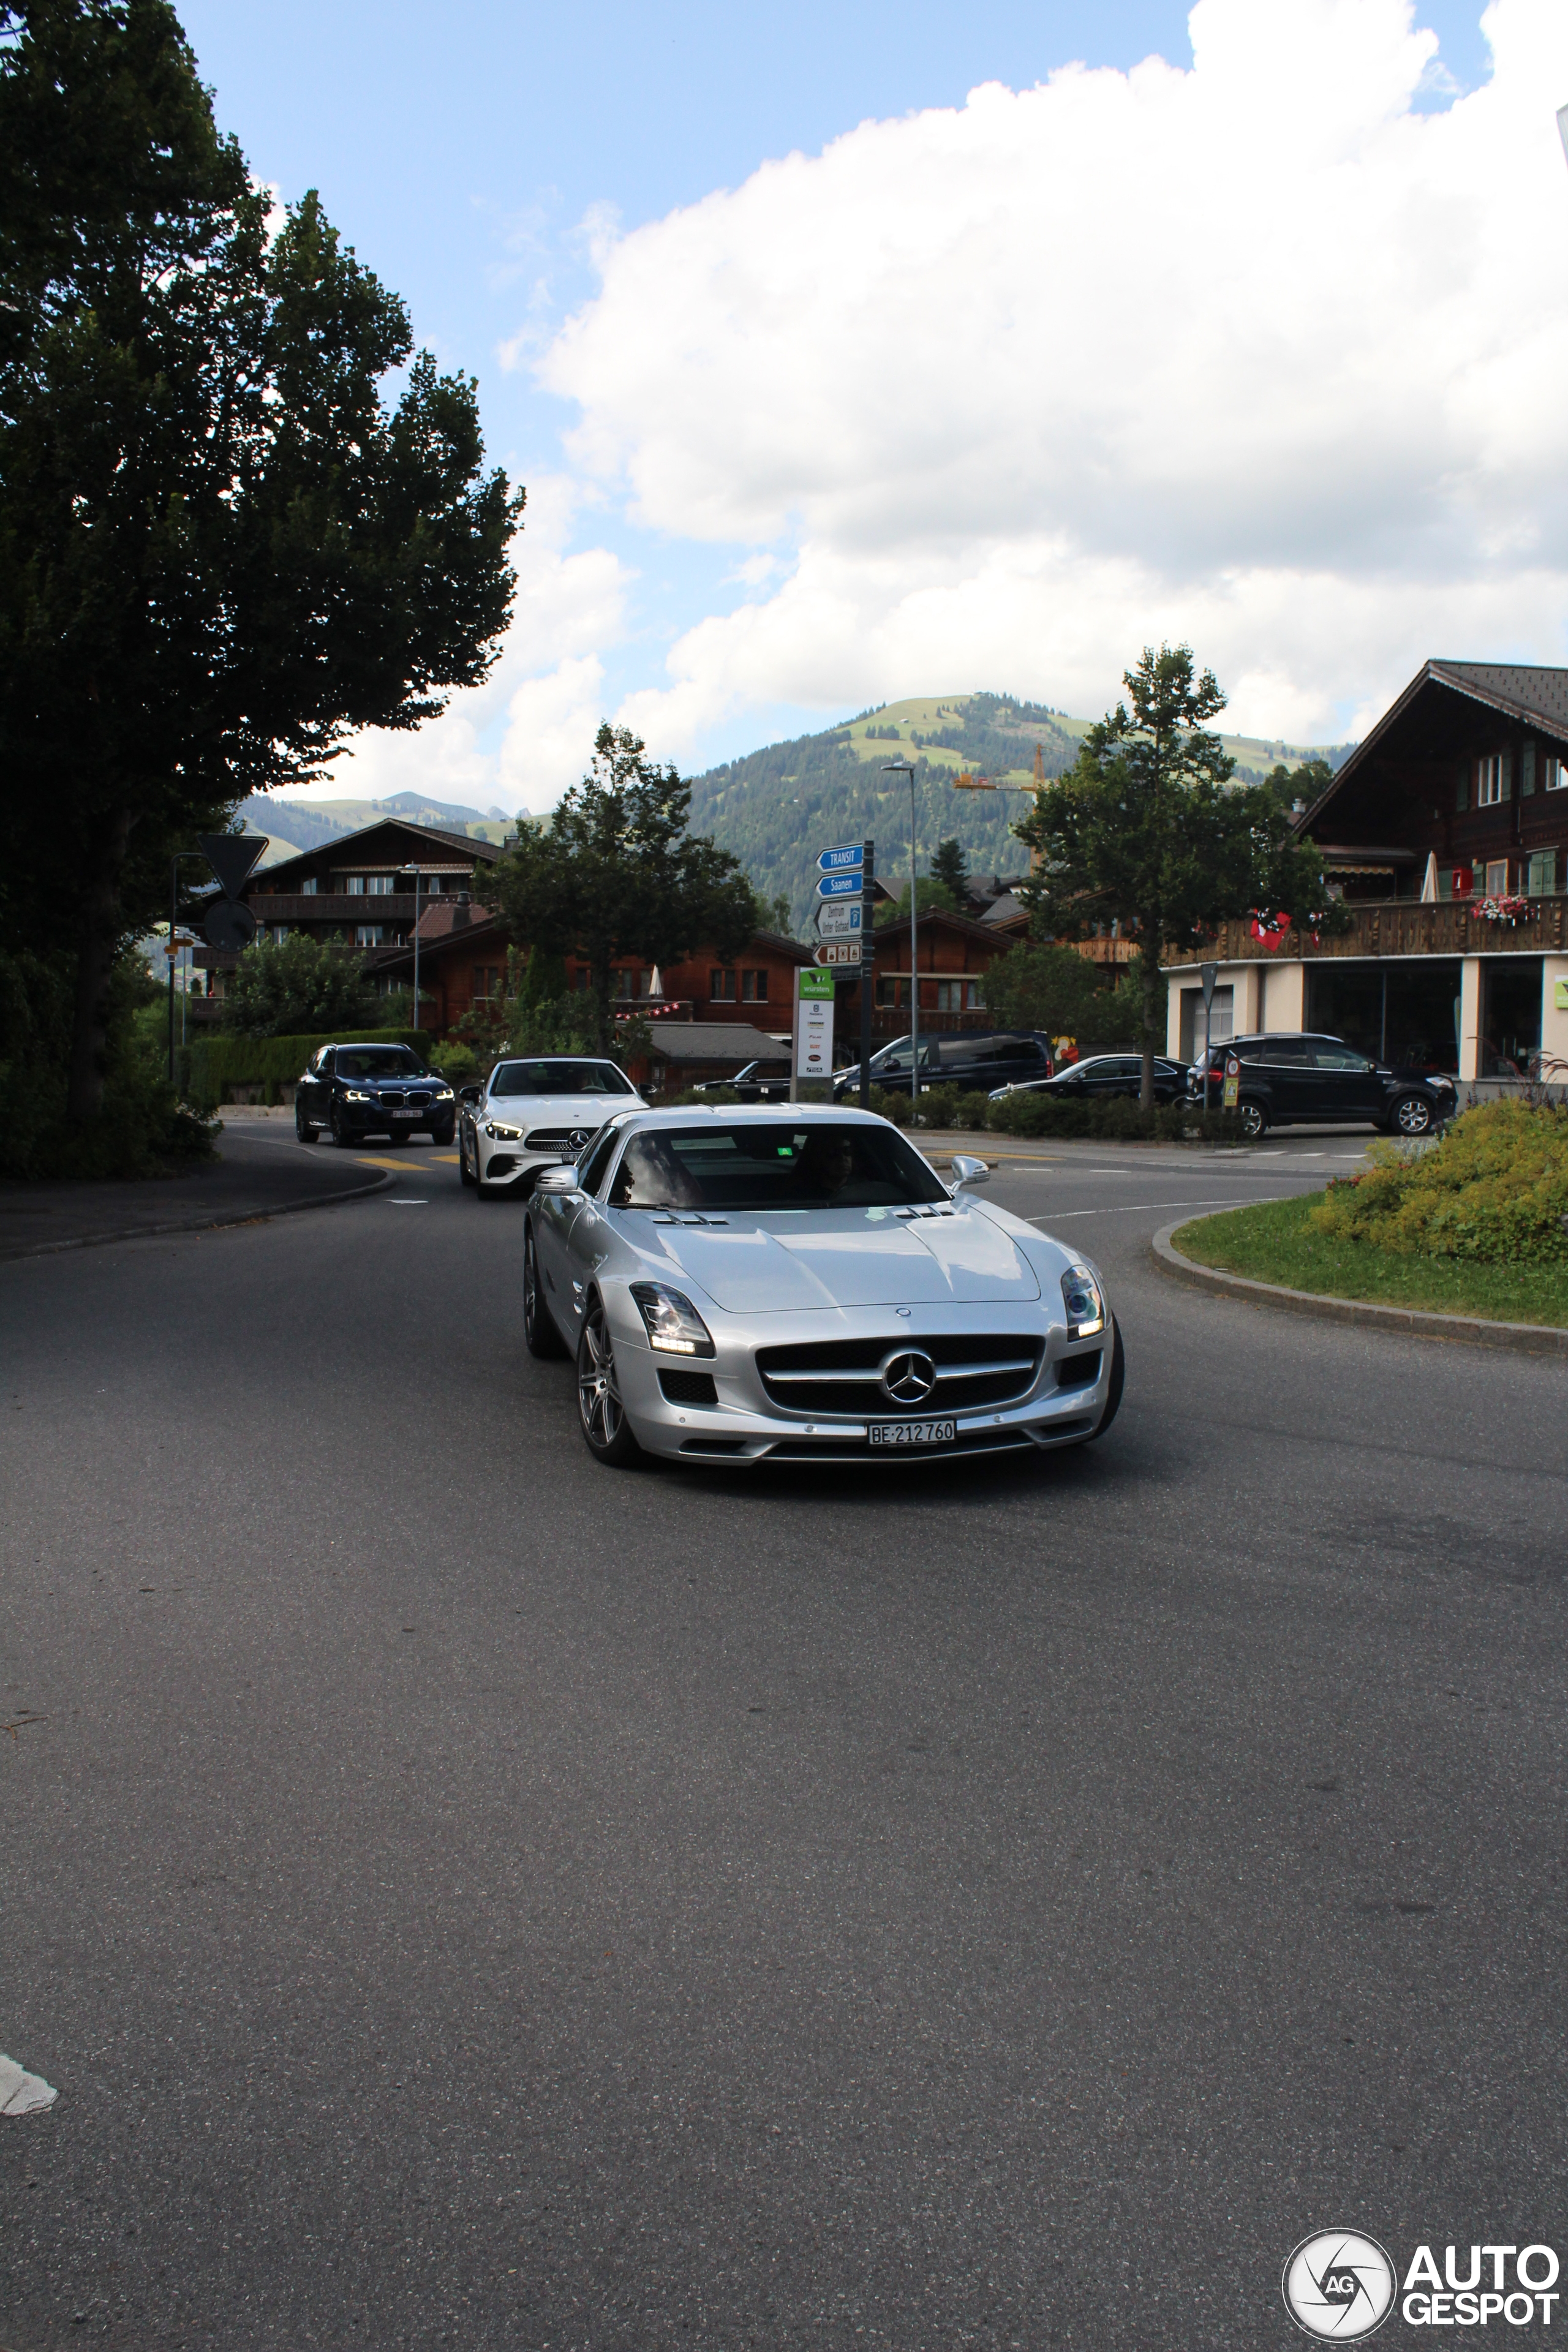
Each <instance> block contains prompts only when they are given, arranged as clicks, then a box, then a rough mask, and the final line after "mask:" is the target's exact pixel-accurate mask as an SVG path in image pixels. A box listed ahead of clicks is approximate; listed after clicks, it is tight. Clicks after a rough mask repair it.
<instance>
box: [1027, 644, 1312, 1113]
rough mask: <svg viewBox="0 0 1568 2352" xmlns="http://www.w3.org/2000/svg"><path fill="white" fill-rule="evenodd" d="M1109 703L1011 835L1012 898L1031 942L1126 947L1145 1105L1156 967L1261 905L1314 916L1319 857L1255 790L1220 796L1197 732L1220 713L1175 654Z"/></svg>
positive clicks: (1217, 754) (1185, 653)
mask: <svg viewBox="0 0 1568 2352" xmlns="http://www.w3.org/2000/svg"><path fill="white" fill-rule="evenodd" d="M1122 682H1123V684H1124V685H1125V686H1126V688H1127V691H1128V694H1129V696H1130V698H1131V709H1129V708H1128V706H1127V704H1125V703H1120V702H1119V703H1118V704H1117V706H1116V709H1114V710H1113V711H1111V712H1110V715H1109V716H1108V717H1107V718H1105V719H1101V720H1100V722H1099V723H1098V724H1097V725H1095V726H1093V727H1091V728H1090V729H1089V732H1088V734H1087V735H1086V736H1085V737H1084V739H1083V746H1082V749H1081V751H1080V752H1079V759H1078V762H1077V765H1076V766H1075V767H1073V768H1072V769H1070V770H1069V771H1068V773H1067V774H1066V775H1065V776H1062V777H1060V778H1058V781H1057V782H1054V783H1050V784H1047V786H1046V787H1045V788H1044V790H1043V791H1041V792H1039V793H1037V794H1036V796H1035V805H1034V808H1033V810H1032V812H1031V814H1029V815H1028V816H1027V817H1026V818H1025V820H1024V821H1023V823H1022V824H1019V825H1018V826H1017V827H1016V832H1017V835H1018V838H1019V839H1020V840H1021V841H1024V842H1026V843H1027V844H1028V845H1029V847H1030V848H1031V849H1033V850H1035V851H1037V853H1038V866H1037V870H1036V872H1035V873H1034V874H1033V875H1032V876H1031V877H1030V879H1029V881H1028V882H1027V883H1026V885H1025V887H1024V888H1023V891H1022V894H1021V895H1022V896H1023V897H1024V898H1026V900H1028V901H1029V903H1030V905H1031V908H1032V910H1033V914H1034V919H1035V929H1036V930H1037V932H1047V933H1050V934H1052V935H1054V936H1055V937H1056V938H1058V939H1082V938H1084V937H1086V936H1088V935H1089V934H1090V933H1092V932H1094V931H1096V930H1098V929H1100V928H1102V927H1104V926H1107V925H1109V924H1111V923H1115V924H1117V925H1119V926H1120V927H1121V930H1122V931H1123V933H1124V934H1130V935H1131V936H1132V937H1134V938H1135V939H1136V940H1137V943H1138V955H1137V961H1136V964H1135V967H1134V970H1135V974H1136V980H1137V985H1138V990H1139V995H1140V999H1141V1013H1142V1018H1141V1021H1140V1024H1139V1028H1140V1038H1139V1043H1140V1044H1141V1045H1142V1054H1143V1083H1142V1101H1143V1104H1144V1106H1145V1108H1148V1107H1151V1106H1152V1103H1153V1100H1154V1055H1155V1054H1156V1053H1157V1052H1158V1051H1159V1050H1160V1046H1161V1044H1162V1042H1163V1036H1164V1031H1165V1019H1164V1004H1165V984H1164V981H1163V976H1162V973H1161V970H1160V959H1161V956H1162V954H1163V952H1164V951H1165V950H1168V949H1172V948H1175V949H1185V950H1191V949H1193V948H1194V947H1197V946H1199V945H1200V944H1201V943H1202V942H1203V941H1204V940H1205V939H1206V938H1207V937H1208V936H1209V935H1210V934H1212V932H1213V930H1214V929H1215V926H1216V925H1217V924H1218V923H1220V922H1221V921H1223V920H1224V919H1226V918H1227V917H1234V916H1238V915H1244V914H1246V913H1247V911H1248V909H1249V908H1254V907H1258V906H1265V905H1267V906H1268V907H1269V908H1277V909H1281V910H1288V911H1289V913H1290V914H1291V916H1292V918H1297V919H1299V918H1300V916H1302V915H1305V914H1308V913H1309V912H1311V911H1314V910H1323V913H1320V914H1319V920H1320V921H1321V920H1322V919H1324V913H1327V912H1328V911H1329V908H1328V893H1327V888H1326V886H1325V884H1324V881H1323V875H1322V865H1321V855H1320V853H1319V852H1318V850H1317V848H1316V846H1315V845H1313V844H1310V843H1307V844H1299V843H1298V842H1296V840H1295V839H1294V837H1293V835H1292V834H1291V830H1290V822H1289V815H1288V814H1286V812H1285V811H1284V810H1282V809H1281V807H1280V806H1279V802H1278V800H1277V799H1276V798H1275V796H1274V794H1273V793H1271V792H1270V791H1269V790H1268V787H1267V785H1255V786H1253V787H1252V788H1250V789H1249V790H1246V791H1231V790H1227V785H1228V782H1229V779H1230V776H1231V773H1232V772H1233V770H1234V767H1235V762H1234V761H1232V760H1231V759H1230V758H1229V757H1228V756H1227V754H1226V751H1225V750H1224V748H1223V746H1222V745H1221V743H1220V740H1219V738H1218V736H1217V735H1214V734H1211V733H1210V732H1209V731H1208V721H1209V720H1210V719H1214V718H1215V717H1217V715H1218V714H1219V712H1220V711H1221V710H1223V709H1224V708H1225V697H1224V695H1223V694H1222V693H1221V692H1220V690H1219V688H1218V687H1217V685H1216V684H1215V677H1214V673H1213V671H1212V670H1205V672H1204V673H1203V676H1202V677H1197V676H1196V675H1195V674H1194V663H1193V654H1192V649H1191V647H1190V646H1161V648H1160V651H1159V652H1158V653H1157V654H1156V653H1154V652H1152V651H1151V650H1150V649H1149V648H1147V647H1146V648H1145V650H1144V654H1143V658H1142V661H1141V662H1140V663H1139V665H1138V667H1137V668H1136V669H1135V670H1129V671H1128V672H1127V673H1126V675H1125V677H1124V678H1123V681H1122Z"/></svg>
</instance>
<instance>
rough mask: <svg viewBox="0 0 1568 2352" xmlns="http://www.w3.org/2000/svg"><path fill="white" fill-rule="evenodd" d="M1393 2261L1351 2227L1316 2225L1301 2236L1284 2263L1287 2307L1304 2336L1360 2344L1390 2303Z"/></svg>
mask: <svg viewBox="0 0 1568 2352" xmlns="http://www.w3.org/2000/svg"><path fill="white" fill-rule="evenodd" d="M1280 2291H1281V2293H1282V2294H1283V2295H1284V2297H1285V2308H1286V2310H1287V2311H1288V2312H1289V2315H1290V2316H1291V2318H1292V2319H1293V2320H1294V2321H1295V2323H1296V2325H1297V2326H1298V2327H1299V2328H1300V2329H1301V2331H1302V2333H1303V2334H1304V2335H1307V2336H1328V2337H1331V2339H1332V2340H1333V2341H1334V2342H1335V2343H1338V2344H1359V2343H1360V2341H1361V2339H1362V2338H1363V2336H1371V2335H1373V2334H1374V2333H1375V2332H1376V2330H1377V2329H1378V2328H1380V2327H1381V2326H1383V2323H1384V2320H1385V2319H1386V2318H1387V2317H1388V2315H1389V2312H1390V2310H1391V2309H1392V2308H1393V2305H1394V2264H1393V2263H1391V2262H1390V2260H1389V2258H1388V2256H1387V2255H1386V2254H1385V2253H1384V2251H1383V2248H1382V2247H1381V2246H1380V2245H1379V2244H1378V2242H1377V2240H1376V2239H1375V2238H1363V2236H1361V2234H1360V2233H1359V2231H1355V2230H1319V2231H1315V2232H1314V2233H1313V2235H1312V2236H1311V2237H1310V2238H1303V2239H1302V2241H1301V2242H1300V2245H1299V2246H1298V2247H1297V2249H1296V2251H1295V2252H1294V2253H1293V2254H1292V2255H1291V2257H1290V2259H1289V2262H1288V2263H1286V2265H1285V2275H1284V2277H1283V2279H1282V2280H1281V2281H1280Z"/></svg>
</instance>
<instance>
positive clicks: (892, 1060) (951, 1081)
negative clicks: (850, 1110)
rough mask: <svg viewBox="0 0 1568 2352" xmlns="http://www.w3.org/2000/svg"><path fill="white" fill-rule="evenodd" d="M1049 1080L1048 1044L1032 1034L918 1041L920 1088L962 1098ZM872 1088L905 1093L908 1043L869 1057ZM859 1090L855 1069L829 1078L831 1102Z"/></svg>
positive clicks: (960, 1033) (1004, 1032) (968, 1034)
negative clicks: (950, 1090) (950, 1091)
mask: <svg viewBox="0 0 1568 2352" xmlns="http://www.w3.org/2000/svg"><path fill="white" fill-rule="evenodd" d="M1050 1075H1051V1044H1050V1039H1049V1038H1048V1037H1047V1036H1045V1035H1043V1034H1041V1033H1040V1032H1038V1031H1037V1030H1032V1029H994V1030H987V1031H984V1032H977V1031H973V1030H963V1029H960V1030H957V1031H955V1032H954V1033H953V1034H951V1035H949V1036H944V1037H922V1038H921V1087H922V1089H923V1088H924V1087H962V1089H963V1092H964V1093H965V1094H971V1093H974V1094H991V1093H993V1092H994V1089H995V1088H996V1087H1005V1086H1015V1087H1017V1086H1025V1085H1026V1084H1027V1083H1028V1081H1029V1080H1030V1079H1031V1078H1048V1077H1049V1076H1050ZM871 1084H872V1085H873V1086H874V1087H886V1088H887V1091H888V1092H889V1094H891V1095H907V1094H908V1093H909V1091H910V1041H909V1039H908V1038H907V1037H895V1038H894V1040H893V1042H892V1044H891V1045H884V1046H883V1048H882V1050H881V1052H880V1053H879V1054H873V1055H872V1056H871ZM859 1091H860V1066H859V1064H858V1063H857V1064H856V1065H855V1066H854V1068H853V1069H850V1070H835V1072H834V1073H833V1099H834V1101H835V1102H846V1101H849V1100H852V1099H854V1097H857V1096H858V1094H859Z"/></svg>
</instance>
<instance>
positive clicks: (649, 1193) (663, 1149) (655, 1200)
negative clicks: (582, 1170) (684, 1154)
mask: <svg viewBox="0 0 1568 2352" xmlns="http://www.w3.org/2000/svg"><path fill="white" fill-rule="evenodd" d="M701 1205H702V1200H701V1195H700V1192H699V1191H698V1188H697V1185H696V1184H695V1182H694V1181H692V1179H691V1177H689V1175H688V1174H687V1172H686V1170H685V1169H684V1168H682V1166H681V1165H680V1162H679V1160H677V1158H676V1156H675V1154H674V1152H673V1151H671V1150H670V1149H669V1147H668V1144H667V1143H666V1142H665V1141H664V1139H663V1138H662V1136H658V1135H634V1136H633V1138H632V1139H631V1141H630V1142H629V1143H628V1144H627V1146H626V1158H625V1159H624V1160H622V1161H621V1164H620V1168H619V1171H617V1173H616V1188H615V1191H614V1192H613V1193H612V1195H611V1198H610V1206H611V1208H612V1209H700V1207H701Z"/></svg>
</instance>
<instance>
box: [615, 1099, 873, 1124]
mask: <svg viewBox="0 0 1568 2352" xmlns="http://www.w3.org/2000/svg"><path fill="white" fill-rule="evenodd" d="M633 1116H635V1117H636V1118H637V1125H638V1127H639V1128H646V1127H690V1126H691V1125H693V1124H694V1123H695V1124H696V1125H698V1126H700V1125H701V1124H702V1123H703V1121H704V1120H707V1119H711V1120H713V1122H714V1123H715V1124H716V1125H717V1124H720V1123H721V1124H722V1125H724V1126H725V1127H783V1126H785V1125H786V1124H790V1123H794V1124H795V1125H797V1126H798V1124H799V1123H800V1121H801V1120H802V1119H803V1118H813V1119H826V1120H827V1121H829V1122H830V1123H831V1124H832V1125H833V1126H835V1127H891V1126H892V1123H893V1122H892V1121H891V1119H887V1118H879V1116H878V1114H877V1113H876V1112H875V1111H874V1110H857V1109H852V1108H850V1106H849V1105H848V1104H847V1103H826V1102H823V1103H805V1102H796V1103H687V1104H685V1105H684V1106H683V1107H682V1108H680V1109H679V1110H645V1111H639V1112H637V1113H635V1114H633Z"/></svg>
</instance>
